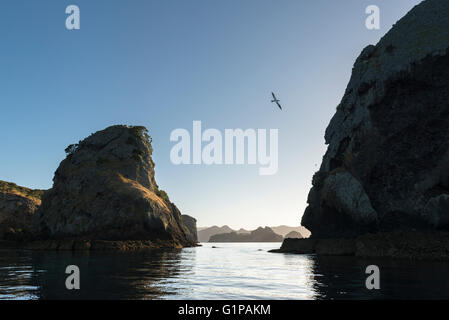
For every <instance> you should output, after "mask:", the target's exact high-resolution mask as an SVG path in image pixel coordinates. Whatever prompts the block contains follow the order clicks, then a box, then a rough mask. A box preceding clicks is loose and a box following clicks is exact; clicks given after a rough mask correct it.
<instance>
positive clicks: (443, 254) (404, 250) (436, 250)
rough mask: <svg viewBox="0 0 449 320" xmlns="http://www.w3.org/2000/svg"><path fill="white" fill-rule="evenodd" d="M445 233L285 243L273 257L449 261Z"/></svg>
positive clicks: (367, 235) (399, 232) (372, 235)
mask: <svg viewBox="0 0 449 320" xmlns="http://www.w3.org/2000/svg"><path fill="white" fill-rule="evenodd" d="M448 243H449V233H448V232H418V231H416V232H411V231H408V232H404V231H396V232H380V233H376V234H365V235H361V236H358V237H356V238H348V239H342V238H338V239H315V238H309V239H285V240H284V242H283V243H282V246H281V248H280V249H276V250H271V251H270V252H274V253H296V254H317V255H320V256H357V257H362V258H394V259H408V260H442V261H447V260H449V249H448V245H447V244H448Z"/></svg>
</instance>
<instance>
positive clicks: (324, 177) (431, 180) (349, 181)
mask: <svg viewBox="0 0 449 320" xmlns="http://www.w3.org/2000/svg"><path fill="white" fill-rule="evenodd" d="M325 140H326V143H327V144H328V145H329V146H328V149H327V152H326V154H325V155H324V157H323V162H322V164H321V167H320V170H319V171H318V172H317V173H316V174H315V175H314V177H313V187H312V189H311V190H310V193H309V197H308V207H307V209H306V211H305V213H304V215H303V218H302V225H304V226H305V227H307V228H308V229H309V230H310V231H311V232H312V237H314V238H335V237H340V238H341V237H346V238H351V237H357V236H358V235H360V234H364V233H368V232H380V231H411V230H414V229H419V230H426V229H430V230H434V229H439V230H448V229H449V214H448V212H449V211H448V206H449V202H448V201H449V1H447V0H426V1H423V2H422V3H421V4H420V5H418V6H416V7H415V8H413V9H412V10H411V11H410V12H409V13H408V14H407V15H406V16H405V17H404V18H402V19H401V20H400V21H399V22H398V23H397V24H396V25H395V26H394V27H393V28H392V29H391V30H390V31H389V32H388V33H387V34H386V35H385V36H384V37H383V38H382V39H381V40H380V41H379V43H378V44H377V45H376V46H373V45H370V46H368V47H366V48H365V49H364V50H363V51H362V53H361V54H360V56H359V57H358V59H357V60H356V62H355V65H354V68H353V71H352V76H351V79H350V82H349V84H348V86H347V89H346V91H345V94H344V96H343V99H342V101H341V103H340V104H339V106H338V107H337V111H336V113H335V115H334V117H333V118H332V120H331V122H330V124H329V126H328V128H327V130H326V134H325Z"/></svg>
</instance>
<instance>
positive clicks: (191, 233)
mask: <svg viewBox="0 0 449 320" xmlns="http://www.w3.org/2000/svg"><path fill="white" fill-rule="evenodd" d="M182 221H183V222H184V225H185V226H186V230H185V233H186V236H187V238H188V239H189V240H190V241H192V242H195V243H196V242H198V232H197V229H196V219H195V218H192V217H191V216H189V215H186V214H183V215H182Z"/></svg>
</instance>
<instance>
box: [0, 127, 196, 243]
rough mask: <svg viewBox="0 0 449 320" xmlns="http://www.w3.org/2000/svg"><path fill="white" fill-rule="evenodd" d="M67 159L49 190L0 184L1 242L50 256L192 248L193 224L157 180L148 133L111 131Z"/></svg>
mask: <svg viewBox="0 0 449 320" xmlns="http://www.w3.org/2000/svg"><path fill="white" fill-rule="evenodd" d="M66 153H67V157H66V159H65V160H63V161H62V162H61V164H60V166H59V168H58V169H57V170H56V172H55V176H54V179H53V187H52V188H51V189H50V190H47V191H45V192H44V191H33V190H30V189H27V188H21V187H17V186H15V185H12V184H11V185H9V188H6V186H7V184H5V183H3V184H2V187H1V189H0V230H2V231H1V233H0V236H1V237H2V238H3V239H4V240H22V243H21V244H22V245H23V246H25V247H26V248H29V249H52V250H56V249H59V250H76V249H82V250H104V249H112V250H126V249H137V248H154V247H156V248H158V247H176V248H180V247H184V246H194V245H196V242H197V237H196V220H195V219H193V218H191V217H189V216H184V217H182V216H181V213H180V211H179V210H178V208H177V207H176V206H175V205H174V204H173V203H172V202H171V201H170V199H169V197H168V195H167V194H166V193H165V192H164V191H163V190H161V189H159V187H158V185H157V183H156V181H155V178H154V167H155V165H154V162H153V160H152V158H151V154H152V147H151V138H150V137H149V135H148V131H147V129H146V128H144V127H136V126H124V125H117V126H111V127H109V128H107V129H105V130H102V131H99V132H96V133H94V134H92V135H91V136H89V137H88V138H86V139H84V140H83V141H80V142H79V143H78V144H74V145H71V146H69V147H68V148H67V149H66ZM194 229H195V230H194ZM18 230H21V232H18ZM20 234H23V237H19V235H20ZM30 240H34V241H31V242H30Z"/></svg>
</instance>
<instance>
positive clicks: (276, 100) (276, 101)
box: [271, 92, 282, 110]
mask: <svg viewBox="0 0 449 320" xmlns="http://www.w3.org/2000/svg"><path fill="white" fill-rule="evenodd" d="M271 95H272V96H273V100H271V102H275V103H276V104H277V105H278V107H279V109H281V110H282V107H281V105H280V104H279V102H280V101H281V100H278V99H277V98H276V96H275V95H274V93H273V92H272V93H271Z"/></svg>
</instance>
